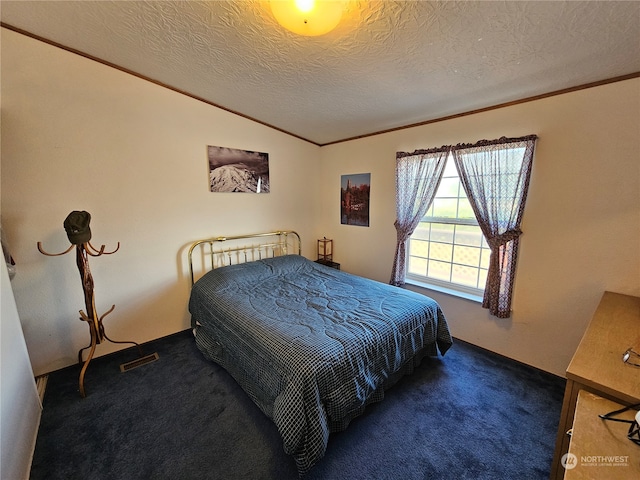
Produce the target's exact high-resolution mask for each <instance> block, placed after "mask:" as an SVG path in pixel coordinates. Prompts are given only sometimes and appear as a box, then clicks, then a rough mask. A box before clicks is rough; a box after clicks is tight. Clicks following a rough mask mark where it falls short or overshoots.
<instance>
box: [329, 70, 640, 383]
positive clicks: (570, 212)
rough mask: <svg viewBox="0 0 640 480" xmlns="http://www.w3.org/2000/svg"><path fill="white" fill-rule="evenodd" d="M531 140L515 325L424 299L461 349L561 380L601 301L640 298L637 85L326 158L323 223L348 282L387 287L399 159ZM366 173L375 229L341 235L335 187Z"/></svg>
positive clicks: (362, 145) (348, 146)
mask: <svg viewBox="0 0 640 480" xmlns="http://www.w3.org/2000/svg"><path fill="white" fill-rule="evenodd" d="M528 134H537V135H538V136H539V140H538V141H537V146H536V152H535V157H534V163H533V172H532V178H531V184H530V190H529V197H528V201H527V207H526V210H525V214H524V219H523V231H524V235H523V236H522V238H521V243H520V245H521V250H520V256H519V262H518V271H517V277H516V285H515V296H514V302H513V305H512V308H513V315H512V318H510V319H507V320H502V319H498V318H495V317H492V316H490V315H488V314H487V312H486V310H484V309H482V308H481V307H480V305H479V304H477V303H474V302H471V301H468V300H462V299H459V298H456V297H451V296H448V295H444V294H440V293H437V292H429V291H427V292H426V293H427V294H429V295H431V296H433V297H434V298H435V299H436V300H437V301H438V302H440V304H441V305H442V307H443V310H444V312H445V314H446V316H447V318H448V321H449V323H450V325H451V328H452V331H453V334H454V335H455V336H457V337H458V338H460V339H463V340H466V341H468V342H471V343H474V344H477V345H480V346H482V347H484V348H487V349H490V350H492V351H495V352H498V353H501V354H503V355H506V356H508V357H511V358H515V359H517V360H519V361H522V362H525V363H528V364H531V365H534V366H536V367H539V368H541V369H544V370H547V371H550V372H553V373H556V374H558V375H564V371H565V369H566V367H567V365H568V363H569V360H570V359H571V355H572V354H573V351H574V350H575V348H576V347H577V344H578V342H579V340H580V338H581V336H582V334H583V332H584V329H585V327H586V324H587V322H588V321H589V319H590V318H591V314H592V313H593V311H594V309H595V307H596V305H597V303H598V301H599V299H600V297H601V295H602V293H603V291H605V290H611V291H615V292H620V293H625V294H631V295H640V79H634V80H628V81H625V82H619V83H615V84H610V85H604V86H600V87H597V88H592V89H587V90H581V91H577V92H573V93H569V94H565V95H561V96H555V97H551V98H547V99H544V100H538V101H535V102H529V103H524V104H521V105H516V106H511V107H507V108H502V109H499V110H494V111H490V112H485V113H480V114H475V115H470V116H466V117H461V118H457V119H453V120H449V121H443V122H439V123H435V124H430V125H424V126H421V127H415V128H411V129H406V130H401V131H397V132H392V133H388V134H384V135H378V136H375V137H370V138H364V139H360V140H357V141H352V142H348V143H343V144H336V145H333V146H327V147H324V148H323V149H322V152H321V155H322V167H323V168H322V171H323V172H324V176H323V178H322V182H323V186H324V187H325V188H323V189H322V192H323V202H322V204H323V206H324V207H325V208H324V210H323V213H322V219H323V222H322V223H323V225H324V226H325V228H324V234H325V235H327V236H332V237H333V238H334V240H335V244H334V248H335V251H336V260H337V261H339V262H341V264H342V266H343V268H344V269H345V270H348V271H351V272H353V273H357V274H362V275H365V276H368V277H371V278H374V279H377V280H380V281H384V282H388V281H389V278H390V276H391V266H392V255H393V252H394V248H395V238H396V237H395V229H394V227H393V222H394V220H395V204H394V198H395V197H394V196H395V179H394V175H395V173H394V168H395V152H396V151H413V150H415V149H418V148H431V147H439V146H441V145H450V144H456V143H466V142H476V141H478V140H481V139H494V138H499V137H501V136H507V137H516V136H522V135H528ZM366 172H371V195H372V198H371V209H372V214H371V226H370V227H369V228H363V227H353V226H347V225H341V224H340V215H339V206H338V203H337V202H336V200H335V198H336V187H335V186H336V185H338V182H339V178H340V175H343V174H350V173H366ZM634 335H635V336H637V335H638V332H630V335H629V336H630V342H633V340H634V338H633V337H634ZM620 354H622V352H620Z"/></svg>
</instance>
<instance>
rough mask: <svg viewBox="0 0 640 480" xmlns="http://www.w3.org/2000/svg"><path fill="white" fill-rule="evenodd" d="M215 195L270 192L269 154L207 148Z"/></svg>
mask: <svg viewBox="0 0 640 480" xmlns="http://www.w3.org/2000/svg"><path fill="white" fill-rule="evenodd" d="M207 156H208V158H209V189H210V190H211V191H212V192H244V193H269V154H268V153H262V152H252V151H250V150H238V149H235V148H227V147H215V146H211V145H209V146H207Z"/></svg>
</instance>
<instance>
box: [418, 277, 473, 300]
mask: <svg viewBox="0 0 640 480" xmlns="http://www.w3.org/2000/svg"><path fill="white" fill-rule="evenodd" d="M405 283H408V284H409V285H413V286H415V287H420V288H425V289H427V290H433V291H436V292H440V293H444V294H447V295H451V296H454V297H460V298H464V299H465V300H471V301H472V302H477V303H482V295H475V294H473V293H468V292H461V291H460V290H455V289H453V288H447V287H443V286H442V285H434V284H432V283H426V282H420V281H418V280H415V279H413V278H406V279H405Z"/></svg>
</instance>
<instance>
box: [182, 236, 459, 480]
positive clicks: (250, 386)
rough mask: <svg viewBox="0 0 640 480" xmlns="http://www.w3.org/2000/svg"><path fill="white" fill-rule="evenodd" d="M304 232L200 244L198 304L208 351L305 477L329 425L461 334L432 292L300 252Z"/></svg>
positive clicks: (193, 306)
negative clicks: (229, 244) (243, 243)
mask: <svg viewBox="0 0 640 480" xmlns="http://www.w3.org/2000/svg"><path fill="white" fill-rule="evenodd" d="M271 237H275V238H276V240H275V241H271V240H269V241H268V242H267V243H266V244H267V245H268V246H267V247H266V248H265V249H264V250H263V248H262V247H256V246H255V245H251V246H250V247H248V248H247V247H241V248H234V249H231V248H228V249H225V248H221V249H220V250H219V251H216V250H215V246H216V244H217V243H222V242H226V241H228V240H230V239H233V240H237V239H245V238H252V239H254V238H260V239H264V238H267V239H270V238H271ZM292 238H293V239H297V248H296V247H291V246H290V245H289V242H290V240H291V239H292ZM299 238H300V237H299V236H298V235H297V234H296V233H295V232H274V233H269V234H259V235H258V236H240V237H217V238H214V239H207V240H200V241H198V242H195V243H194V244H193V245H192V246H191V249H190V250H189V265H190V271H191V281H192V289H191V296H190V299H189V311H190V313H191V323H192V327H193V332H194V335H195V342H196V344H197V346H198V348H199V350H200V351H201V352H202V353H203V354H204V356H205V357H207V358H208V359H210V360H212V361H214V362H216V363H218V364H219V365H221V366H222V367H223V368H225V369H226V370H227V371H228V372H229V373H230V374H231V375H232V376H233V377H234V378H235V380H236V381H237V382H238V383H239V384H240V386H241V387H242V388H243V389H244V391H245V392H246V393H247V394H248V395H249V396H250V398H251V399H252V400H253V401H254V403H255V404H256V405H257V406H258V407H259V408H260V409H261V410H262V411H263V412H264V413H265V414H266V415H267V416H268V417H269V418H271V419H272V420H273V422H274V423H275V424H276V426H277V428H278V430H279V432H280V436H281V437H282V441H283V446H284V450H285V452H286V453H287V454H289V455H292V456H293V457H294V459H295V462H296V466H297V468H298V472H299V474H300V476H304V474H305V473H307V472H308V471H309V470H310V469H311V467H312V466H313V465H314V464H315V463H317V462H318V461H319V460H320V459H321V458H322V457H323V456H324V454H325V451H326V448H327V444H328V440H329V434H330V433H331V432H336V431H341V430H343V429H345V428H346V427H347V425H348V424H349V422H350V421H351V420H352V419H353V418H355V417H356V416H358V415H360V414H361V413H362V412H363V411H364V409H365V407H366V406H367V405H368V404H370V403H372V402H376V401H380V400H382V398H383V396H384V392H385V390H386V389H387V388H389V387H390V386H391V385H393V384H394V383H395V382H396V381H397V380H398V379H399V378H400V377H402V376H403V375H406V374H409V373H411V372H412V371H413V369H414V367H415V366H417V365H418V364H419V363H420V361H421V359H422V358H424V357H425V356H437V355H438V354H440V355H444V354H445V352H446V351H447V350H448V349H449V347H450V346H451V345H452V339H451V335H450V332H449V329H448V326H447V322H446V320H445V318H444V315H443V313H442V311H441V309H440V306H439V305H438V304H437V303H436V302H435V301H434V300H432V299H430V298H429V297H426V296H424V295H420V294H417V293H415V292H411V291H408V290H405V289H402V288H399V287H394V286H391V285H387V284H383V283H380V282H376V281H373V280H369V279H365V278H362V277H358V276H356V275H351V274H349V273H346V272H344V271H340V270H337V269H334V268H330V267H327V266H325V265H321V264H318V263H316V262H312V261H310V260H308V259H306V258H305V257H303V256H302V255H300V253H301V252H300V240H299ZM206 245H209V248H208V250H209V253H207V254H206V255H204V254H203V255H204V256H205V257H206V256H209V257H210V259H211V262H210V267H214V268H213V269H212V270H210V271H208V272H207V273H203V274H202V275H201V276H200V278H199V279H198V280H197V281H195V279H194V265H197V266H198V267H202V264H203V263H206V262H205V261H203V260H201V259H200V257H199V256H198V260H196V259H195V256H194V255H192V252H194V251H195V250H197V249H198V248H202V247H203V246H206ZM256 251H257V252H258V253H256ZM263 251H264V252H265V253H264V254H263ZM216 267H217V268H216Z"/></svg>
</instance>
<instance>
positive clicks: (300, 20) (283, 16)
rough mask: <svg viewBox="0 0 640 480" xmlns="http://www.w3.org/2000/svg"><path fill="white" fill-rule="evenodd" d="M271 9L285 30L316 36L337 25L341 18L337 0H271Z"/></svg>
mask: <svg viewBox="0 0 640 480" xmlns="http://www.w3.org/2000/svg"><path fill="white" fill-rule="evenodd" d="M271 11H272V12H273V16H274V17H276V20H277V21H278V23H279V24H280V25H282V26H283V27H284V28H286V29H287V30H290V31H292V32H293V33H297V34H298V35H305V36H308V37H316V36H318V35H324V34H325V33H329V32H330V31H331V30H333V29H334V28H336V27H337V26H338V23H340V18H342V1H339V0H271Z"/></svg>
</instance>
